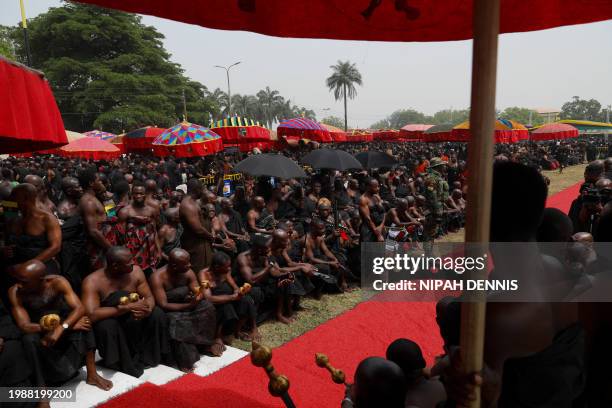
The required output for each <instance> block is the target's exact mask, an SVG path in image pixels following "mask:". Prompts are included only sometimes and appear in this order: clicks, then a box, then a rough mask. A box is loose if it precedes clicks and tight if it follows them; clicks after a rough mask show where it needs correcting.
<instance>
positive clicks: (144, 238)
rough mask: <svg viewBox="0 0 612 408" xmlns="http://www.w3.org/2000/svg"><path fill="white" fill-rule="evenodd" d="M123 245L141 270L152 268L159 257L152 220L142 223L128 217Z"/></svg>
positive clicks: (155, 231) (155, 230)
mask: <svg viewBox="0 0 612 408" xmlns="http://www.w3.org/2000/svg"><path fill="white" fill-rule="evenodd" d="M125 246H126V248H127V249H129V250H130V252H131V253H132V256H133V259H134V263H135V264H136V265H138V266H140V268H141V269H142V270H143V271H144V270H145V269H149V268H153V269H154V268H155V267H156V266H157V263H158V262H159V260H160V259H161V255H160V252H159V248H158V247H157V229H156V228H155V223H154V222H152V221H150V222H146V223H143V222H140V221H138V220H135V219H133V218H128V220H127V222H126V225H125Z"/></svg>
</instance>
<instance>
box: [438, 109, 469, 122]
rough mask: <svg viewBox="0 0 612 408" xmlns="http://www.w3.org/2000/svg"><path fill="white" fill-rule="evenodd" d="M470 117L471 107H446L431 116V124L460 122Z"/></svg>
mask: <svg viewBox="0 0 612 408" xmlns="http://www.w3.org/2000/svg"><path fill="white" fill-rule="evenodd" d="M469 118H470V110H469V109H461V110H456V109H444V110H441V111H438V112H436V113H434V115H433V117H431V124H434V125H441V124H443V123H459V122H464V121H466V120H468V119H469Z"/></svg>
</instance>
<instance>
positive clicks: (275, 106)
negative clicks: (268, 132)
mask: <svg viewBox="0 0 612 408" xmlns="http://www.w3.org/2000/svg"><path fill="white" fill-rule="evenodd" d="M257 100H258V102H259V107H260V108H261V110H262V113H263V117H264V118H265V122H266V125H267V126H268V127H270V128H271V127H272V123H274V121H275V120H276V119H277V118H278V112H279V108H280V106H281V105H282V104H283V103H284V102H285V100H284V98H283V97H282V96H281V95H280V93H279V92H278V91H276V90H274V91H273V90H271V89H270V87H269V86H266V89H262V90H261V91H259V92H257Z"/></svg>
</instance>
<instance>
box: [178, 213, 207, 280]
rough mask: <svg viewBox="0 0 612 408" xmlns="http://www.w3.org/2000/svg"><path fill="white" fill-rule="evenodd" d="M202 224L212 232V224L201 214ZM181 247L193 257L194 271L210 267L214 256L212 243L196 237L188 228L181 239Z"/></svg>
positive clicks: (192, 265)
mask: <svg viewBox="0 0 612 408" xmlns="http://www.w3.org/2000/svg"><path fill="white" fill-rule="evenodd" d="M200 222H201V223H202V226H203V227H204V229H206V230H207V231H209V232H211V231H212V228H211V222H210V219H209V218H208V217H203V216H202V214H200ZM181 247H182V248H183V249H184V250H185V251H187V252H189V255H190V256H191V267H192V268H193V270H194V271H196V272H199V271H201V270H202V269H204V268H207V267H208V266H210V262H211V261H212V256H213V248H212V242H211V241H209V240H207V239H206V238H204V237H200V236H198V235H196V234H195V233H194V232H193V231H192V230H191V229H190V228H189V227H188V226H186V227H185V230H184V231H183V236H182V237H181Z"/></svg>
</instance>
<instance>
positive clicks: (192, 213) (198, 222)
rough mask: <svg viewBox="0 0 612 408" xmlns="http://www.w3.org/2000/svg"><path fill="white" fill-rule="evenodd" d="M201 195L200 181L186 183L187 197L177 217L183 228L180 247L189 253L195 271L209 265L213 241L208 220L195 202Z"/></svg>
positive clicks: (192, 180)
mask: <svg viewBox="0 0 612 408" xmlns="http://www.w3.org/2000/svg"><path fill="white" fill-rule="evenodd" d="M201 195H202V184H201V183H200V181H199V180H198V179H195V178H192V179H190V180H189V181H188V182H187V195H186V196H185V198H183V201H181V205H180V207H179V215H180V218H181V223H182V224H183V228H184V231H183V236H182V237H181V247H182V248H183V249H185V250H186V251H187V252H189V255H190V256H191V265H192V266H193V269H194V270H196V271H200V270H202V269H204V268H206V267H207V266H209V265H210V261H211V259H212V255H213V248H212V243H213V241H214V234H213V232H212V229H211V225H210V222H209V219H208V217H205V214H203V212H202V210H201V208H200V205H199V203H198V201H197V200H198V199H199V198H200V197H201Z"/></svg>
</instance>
